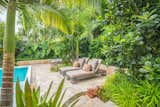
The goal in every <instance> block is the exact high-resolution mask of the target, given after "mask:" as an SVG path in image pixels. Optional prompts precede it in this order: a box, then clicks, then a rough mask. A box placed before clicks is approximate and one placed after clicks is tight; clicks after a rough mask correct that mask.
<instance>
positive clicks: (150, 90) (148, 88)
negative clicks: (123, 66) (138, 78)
mask: <svg viewBox="0 0 160 107" xmlns="http://www.w3.org/2000/svg"><path fill="white" fill-rule="evenodd" d="M159 90H160V84H159V83H153V82H152V83H150V82H148V81H142V82H140V84H139V85H137V92H138V96H139V101H141V106H142V107H159V106H160V102H159V101H160V93H159ZM140 99H141V100H140Z"/></svg>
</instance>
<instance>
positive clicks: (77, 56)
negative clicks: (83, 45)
mask: <svg viewBox="0 0 160 107" xmlns="http://www.w3.org/2000/svg"><path fill="white" fill-rule="evenodd" d="M78 59H79V40H76V60H78Z"/></svg>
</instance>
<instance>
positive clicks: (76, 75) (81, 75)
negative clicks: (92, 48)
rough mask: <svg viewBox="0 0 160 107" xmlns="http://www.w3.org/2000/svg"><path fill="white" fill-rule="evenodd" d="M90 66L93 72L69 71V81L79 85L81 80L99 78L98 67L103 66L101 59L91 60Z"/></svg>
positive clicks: (67, 73) (67, 74)
mask: <svg viewBox="0 0 160 107" xmlns="http://www.w3.org/2000/svg"><path fill="white" fill-rule="evenodd" d="M88 64H90V65H91V66H92V71H84V70H82V69H80V70H74V71H68V72H66V77H67V79H68V80H71V82H72V83H77V82H78V81H79V80H82V79H87V78H92V77H95V76H97V73H98V67H99V66H100V64H101V59H91V60H89V61H88Z"/></svg>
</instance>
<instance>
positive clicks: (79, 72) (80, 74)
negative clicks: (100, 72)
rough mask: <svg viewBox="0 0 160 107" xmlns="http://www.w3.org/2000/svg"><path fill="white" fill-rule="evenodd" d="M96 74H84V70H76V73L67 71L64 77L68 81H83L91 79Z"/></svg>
mask: <svg viewBox="0 0 160 107" xmlns="http://www.w3.org/2000/svg"><path fill="white" fill-rule="evenodd" d="M95 75H96V74H95V73H94V72H86V71H84V70H76V71H69V72H66V76H67V77H68V78H70V79H72V80H73V79H76V80H77V79H85V78H89V77H93V76H95Z"/></svg>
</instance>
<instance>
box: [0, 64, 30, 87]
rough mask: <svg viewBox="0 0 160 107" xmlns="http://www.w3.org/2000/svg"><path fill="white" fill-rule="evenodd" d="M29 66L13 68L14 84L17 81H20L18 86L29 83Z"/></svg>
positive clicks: (0, 81) (0, 72) (0, 75)
mask: <svg viewBox="0 0 160 107" xmlns="http://www.w3.org/2000/svg"><path fill="white" fill-rule="evenodd" d="M30 70H31V68H30V66H22V67H15V69H14V84H15V83H16V81H17V79H19V80H20V84H22V85H24V84H23V83H24V82H25V81H26V79H27V78H28V80H29V81H30V76H31V75H30ZM0 87H2V68H0Z"/></svg>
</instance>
